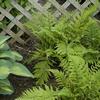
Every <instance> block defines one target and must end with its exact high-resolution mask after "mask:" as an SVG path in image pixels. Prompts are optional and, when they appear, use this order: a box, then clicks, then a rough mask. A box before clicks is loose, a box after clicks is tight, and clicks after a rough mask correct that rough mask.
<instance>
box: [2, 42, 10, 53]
mask: <svg viewBox="0 0 100 100" xmlns="http://www.w3.org/2000/svg"><path fill="white" fill-rule="evenodd" d="M9 49H10V47H9V46H8V44H6V43H3V44H2V45H0V51H5V50H9Z"/></svg>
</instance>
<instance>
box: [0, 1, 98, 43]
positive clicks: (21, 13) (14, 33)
mask: <svg viewBox="0 0 100 100" xmlns="http://www.w3.org/2000/svg"><path fill="white" fill-rule="evenodd" d="M16 1H17V0H11V5H12V6H11V7H10V8H6V9H4V8H2V7H0V21H2V22H3V21H5V20H6V21H7V24H6V26H5V27H3V28H2V29H1V30H0V34H2V35H6V34H8V35H10V36H11V37H12V38H11V40H10V42H11V43H14V42H19V43H21V44H25V43H26V42H27V41H29V40H30V39H31V37H32V36H31V33H30V32H29V31H28V30H27V29H26V28H25V26H24V25H23V23H24V22H26V21H28V20H31V19H32V11H34V10H36V11H40V12H41V13H43V14H45V13H47V12H49V11H50V9H52V10H53V11H52V14H53V15H54V16H55V17H59V16H61V15H62V14H66V13H70V11H73V10H74V11H75V13H76V12H79V11H81V10H82V9H85V8H87V7H88V6H90V5H94V4H95V1H96V0H85V2H84V3H82V4H80V3H79V2H77V1H76V0H66V2H64V3H63V4H62V5H61V4H59V3H58V2H57V1H56V0H47V2H45V3H44V4H41V3H39V2H38V0H28V2H27V5H26V6H25V7H22V6H21V5H19V4H18V3H17V2H16ZM39 1H40V0H39ZM99 11H100V10H99V8H98V10H97V11H96V12H95V15H96V14H98V13H99ZM14 12H18V13H17V14H16V15H14V14H13V13H14Z"/></svg>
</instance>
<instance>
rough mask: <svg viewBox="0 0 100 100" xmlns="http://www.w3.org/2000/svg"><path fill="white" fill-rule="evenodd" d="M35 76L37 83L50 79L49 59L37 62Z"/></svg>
mask: <svg viewBox="0 0 100 100" xmlns="http://www.w3.org/2000/svg"><path fill="white" fill-rule="evenodd" d="M34 68H35V71H34V76H35V78H36V79H37V82H36V83H37V84H40V85H42V84H44V83H45V82H47V81H48V79H49V76H50V71H49V69H50V63H49V61H40V62H38V63H37V64H35V67H34Z"/></svg>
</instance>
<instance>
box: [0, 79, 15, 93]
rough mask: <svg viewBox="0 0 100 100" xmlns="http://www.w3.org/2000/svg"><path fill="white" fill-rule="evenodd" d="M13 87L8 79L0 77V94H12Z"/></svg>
mask: <svg viewBox="0 0 100 100" xmlns="http://www.w3.org/2000/svg"><path fill="white" fill-rule="evenodd" d="M13 91H14V90H13V87H12V85H11V84H10V82H9V80H8V79H2V80H1V79H0V94H12V93H13Z"/></svg>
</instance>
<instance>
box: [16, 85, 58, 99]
mask: <svg viewBox="0 0 100 100" xmlns="http://www.w3.org/2000/svg"><path fill="white" fill-rule="evenodd" d="M56 98H57V96H56V91H54V90H53V88H52V87H48V86H47V85H45V88H44V89H43V88H41V87H39V88H36V87H33V89H32V90H27V91H26V92H25V93H24V94H23V95H22V96H21V97H20V98H18V99H16V100H55V99H56Z"/></svg>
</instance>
